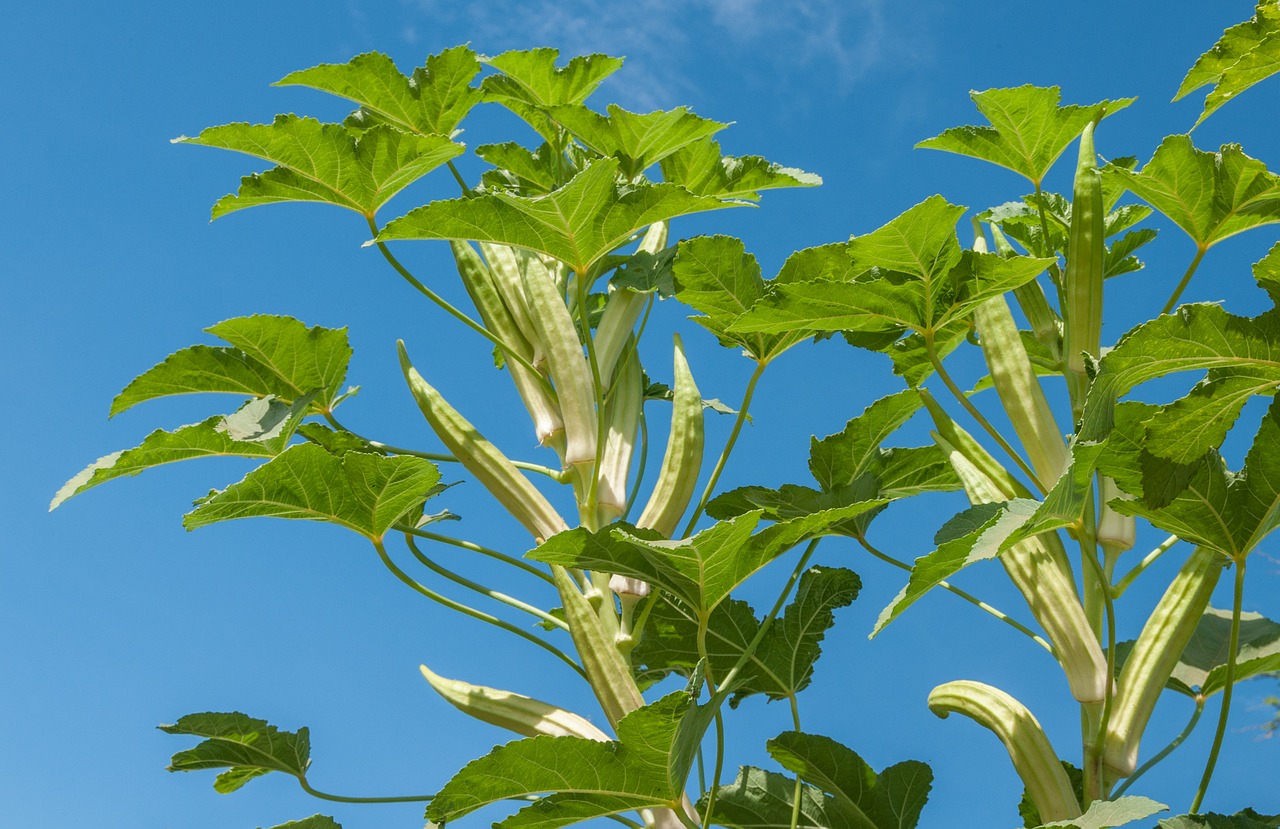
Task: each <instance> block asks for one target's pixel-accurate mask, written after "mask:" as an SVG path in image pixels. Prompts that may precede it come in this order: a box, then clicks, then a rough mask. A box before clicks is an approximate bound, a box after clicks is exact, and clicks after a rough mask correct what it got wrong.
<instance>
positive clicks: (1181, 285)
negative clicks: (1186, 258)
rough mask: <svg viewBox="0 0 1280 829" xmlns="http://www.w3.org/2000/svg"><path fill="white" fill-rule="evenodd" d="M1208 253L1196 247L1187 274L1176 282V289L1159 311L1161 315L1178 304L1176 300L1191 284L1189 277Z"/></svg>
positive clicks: (1204, 248) (1205, 248)
mask: <svg viewBox="0 0 1280 829" xmlns="http://www.w3.org/2000/svg"><path fill="white" fill-rule="evenodd" d="M1208 252H1209V249H1208V248H1207V247H1202V246H1201V245H1199V244H1197V245H1196V255H1195V257H1194V258H1192V260H1191V264H1190V265H1189V266H1188V267H1187V272H1186V273H1184V274H1183V275H1182V279H1181V280H1180V281H1179V282H1178V287H1176V288H1174V289H1173V293H1172V294H1171V295H1170V296H1169V301H1168V302H1166V303H1165V304H1164V307H1163V308H1161V309H1160V313H1161V314H1167V313H1169V312H1170V311H1172V310H1173V308H1174V306H1175V305H1177V304H1178V300H1179V299H1180V298H1181V297H1182V292H1183V291H1185V290H1186V289H1187V285H1188V284H1189V283H1190V282H1191V276H1192V275H1193V274H1194V273H1195V272H1196V268H1197V267H1199V266H1200V260H1201V259H1203V258H1204V255H1205V254H1206V253H1208Z"/></svg>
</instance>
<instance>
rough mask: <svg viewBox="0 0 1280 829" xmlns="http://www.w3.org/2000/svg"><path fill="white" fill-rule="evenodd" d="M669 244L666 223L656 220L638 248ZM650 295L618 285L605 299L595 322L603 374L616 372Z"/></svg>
mask: <svg viewBox="0 0 1280 829" xmlns="http://www.w3.org/2000/svg"><path fill="white" fill-rule="evenodd" d="M666 246H667V223H666V222H657V223H655V224H652V225H649V229H648V230H647V231H645V234H644V238H643V239H641V240H640V245H639V247H638V248H637V249H636V250H637V251H643V252H645V253H657V252H658V251H660V250H662V249H663V248H664V247H666ZM647 301H648V298H647V297H646V296H645V295H644V294H642V293H638V292H636V291H633V290H631V289H630V288H615V289H614V290H613V291H612V292H611V293H610V294H609V298H608V299H607V300H606V301H605V304H604V312H603V314H602V315H601V317H600V324H599V325H598V326H596V334H595V347H596V364H597V365H599V366H600V377H601V379H602V380H605V382H606V383H608V380H607V379H606V378H608V377H611V376H612V375H613V367H614V365H615V364H616V363H617V362H618V357H619V356H620V355H621V354H622V353H623V347H624V346H625V345H626V342H627V337H628V336H629V335H630V334H631V329H633V328H635V325H636V320H638V319H639V318H640V312H641V311H642V310H644V306H645V303H646V302H647Z"/></svg>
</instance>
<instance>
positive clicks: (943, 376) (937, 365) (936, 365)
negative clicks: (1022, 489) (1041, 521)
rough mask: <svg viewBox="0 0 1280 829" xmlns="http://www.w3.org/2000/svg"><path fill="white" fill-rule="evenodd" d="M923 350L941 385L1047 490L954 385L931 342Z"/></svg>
mask: <svg viewBox="0 0 1280 829" xmlns="http://www.w3.org/2000/svg"><path fill="white" fill-rule="evenodd" d="M925 351H926V352H927V353H928V355H929V362H930V363H932V364H933V370H934V371H935V372H937V374H938V379H940V380H941V381H942V383H943V385H945V386H946V387H947V389H948V390H949V391H950V392H951V394H952V396H954V397H955V399H956V400H958V401H959V402H960V405H961V406H963V407H964V410H965V411H966V412H968V413H969V416H970V417H972V418H973V419H974V420H975V421H977V423H978V425H979V426H981V427H982V428H983V430H984V431H985V432H986V433H987V434H988V435H990V436H991V439H992V440H994V441H995V442H996V444H997V445H999V447H1000V448H1001V449H1003V450H1004V453H1005V454H1006V455H1008V456H1009V458H1010V459H1012V460H1013V462H1014V463H1015V464H1017V466H1018V468H1019V469H1021V470H1022V474H1024V475H1026V476H1027V477H1028V478H1029V479H1030V480H1031V483H1032V484H1033V485H1034V486H1035V488H1036V489H1038V490H1040V492H1041V493H1044V492H1047V491H1048V490H1047V489H1045V485H1044V484H1042V483H1041V482H1040V479H1039V478H1037V477H1036V473H1035V470H1034V469H1032V468H1031V467H1030V465H1028V464H1027V462H1026V461H1024V460H1023V459H1022V456H1021V455H1019V454H1018V453H1017V451H1015V450H1014V448H1013V446H1012V445H1010V443H1009V441H1007V440H1005V439H1004V435H1002V434H1000V432H999V431H998V430H997V429H996V427H994V426H992V425H991V421H989V420H987V418H986V415H984V414H983V413H982V412H981V411H979V410H978V407H977V406H975V405H973V401H972V400H970V399H969V398H968V397H967V396H966V395H965V393H964V392H963V391H962V390H961V389H960V387H959V386H957V385H956V383H955V381H954V380H952V379H951V375H950V374H948V373H947V370H946V369H945V368H943V366H942V360H940V359H938V352H937V351H936V350H934V347H933V343H928V347H927V348H926V349H925Z"/></svg>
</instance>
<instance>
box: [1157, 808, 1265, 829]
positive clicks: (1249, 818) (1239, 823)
mask: <svg viewBox="0 0 1280 829" xmlns="http://www.w3.org/2000/svg"><path fill="white" fill-rule="evenodd" d="M1277 827H1280V815H1260V814H1258V813H1257V812H1255V811H1254V810H1253V809H1245V810H1244V811H1243V812H1236V813H1235V814H1234V815H1220V814H1217V813H1216V812H1208V813H1207V814H1203V815H1178V816H1177V817H1171V818H1165V819H1164V820H1162V821H1160V829H1277Z"/></svg>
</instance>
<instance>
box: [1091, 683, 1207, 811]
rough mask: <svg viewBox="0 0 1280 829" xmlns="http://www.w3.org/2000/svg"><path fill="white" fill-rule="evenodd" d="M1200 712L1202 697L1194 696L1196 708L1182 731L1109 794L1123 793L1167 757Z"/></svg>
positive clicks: (1186, 734)
mask: <svg viewBox="0 0 1280 829" xmlns="http://www.w3.org/2000/svg"><path fill="white" fill-rule="evenodd" d="M1202 713H1204V699H1203V698H1202V697H1196V708H1195V710H1194V711H1192V712H1191V720H1190V721H1189V722H1188V723H1187V725H1186V727H1185V728H1183V729H1182V731H1180V732H1179V733H1178V736H1176V737H1174V738H1173V741H1172V742H1170V743H1169V745H1167V746H1165V747H1164V748H1162V749H1160V750H1159V751H1157V752H1156V753H1155V754H1153V755H1152V756H1151V759H1150V760H1148V761H1147V762H1145V763H1143V764H1142V765H1141V766H1139V767H1138V770H1137V771H1135V772H1134V773H1133V774H1131V775H1129V778H1128V779H1127V780H1125V781H1124V782H1123V783H1121V784H1120V786H1119V788H1117V789H1116V790H1115V791H1114V792H1113V793H1112V795H1111V796H1112V797H1113V798H1117V797H1120V796H1121V795H1123V794H1124V793H1125V792H1126V791H1128V789H1129V787H1130V786H1132V785H1133V781H1135V780H1137V779H1138V778H1139V777H1141V776H1142V775H1144V774H1146V773H1147V772H1148V771H1150V770H1151V769H1153V768H1155V766H1156V764H1157V763H1159V762H1160V761H1161V760H1163V759H1164V758H1166V757H1168V756H1169V755H1170V754H1172V753H1173V751H1174V749H1176V748H1177V747H1178V746H1180V745H1182V743H1183V741H1185V740H1186V739H1187V737H1190V736H1191V732H1192V731H1193V730H1195V727H1196V723H1198V722H1200V715H1201V714H1202Z"/></svg>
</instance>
